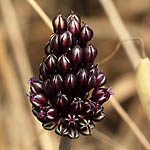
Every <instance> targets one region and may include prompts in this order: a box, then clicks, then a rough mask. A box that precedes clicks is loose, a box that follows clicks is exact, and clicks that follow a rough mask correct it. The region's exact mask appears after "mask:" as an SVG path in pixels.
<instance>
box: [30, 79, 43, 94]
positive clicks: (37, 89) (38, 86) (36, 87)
mask: <svg viewBox="0 0 150 150" xmlns="http://www.w3.org/2000/svg"><path fill="white" fill-rule="evenodd" d="M28 82H29V84H30V90H31V92H32V93H34V94H37V93H42V92H43V89H42V82H41V81H38V80H36V79H35V78H30V80H29V81H28Z"/></svg>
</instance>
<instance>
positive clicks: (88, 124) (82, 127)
mask: <svg viewBox="0 0 150 150" xmlns="http://www.w3.org/2000/svg"><path fill="white" fill-rule="evenodd" d="M94 126H95V125H94V123H93V122H92V121H91V120H89V119H82V120H81V121H80V123H79V131H80V133H81V134H82V135H86V136H87V135H91V134H92V130H91V129H93V128H94Z"/></svg>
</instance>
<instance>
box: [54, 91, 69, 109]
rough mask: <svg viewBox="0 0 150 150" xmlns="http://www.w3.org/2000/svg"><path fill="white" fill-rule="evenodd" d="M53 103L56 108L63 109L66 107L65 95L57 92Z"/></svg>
mask: <svg viewBox="0 0 150 150" xmlns="http://www.w3.org/2000/svg"><path fill="white" fill-rule="evenodd" d="M55 103H56V105H57V106H59V107H61V108H65V107H67V105H68V98H67V96H66V95H64V94H62V93H61V92H59V93H58V95H57V96H56V98H55Z"/></svg>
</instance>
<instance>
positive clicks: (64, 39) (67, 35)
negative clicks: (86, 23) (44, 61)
mask: <svg viewBox="0 0 150 150" xmlns="http://www.w3.org/2000/svg"><path fill="white" fill-rule="evenodd" d="M60 45H61V46H62V48H63V49H67V48H69V47H70V46H71V45H72V33H71V32H69V31H66V32H64V33H63V34H62V35H61V36H60Z"/></svg>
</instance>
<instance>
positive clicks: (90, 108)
mask: <svg viewBox="0 0 150 150" xmlns="http://www.w3.org/2000/svg"><path fill="white" fill-rule="evenodd" d="M84 105H85V107H84V109H85V113H86V114H87V115H88V116H90V117H93V116H94V115H95V108H96V106H97V104H96V102H94V101H92V100H87V101H85V103H84Z"/></svg>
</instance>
